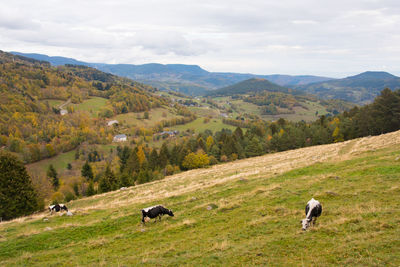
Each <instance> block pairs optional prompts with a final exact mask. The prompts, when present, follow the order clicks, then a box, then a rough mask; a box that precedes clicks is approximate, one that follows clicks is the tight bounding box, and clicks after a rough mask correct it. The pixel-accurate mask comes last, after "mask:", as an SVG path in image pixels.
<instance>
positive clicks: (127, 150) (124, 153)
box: [118, 146, 132, 173]
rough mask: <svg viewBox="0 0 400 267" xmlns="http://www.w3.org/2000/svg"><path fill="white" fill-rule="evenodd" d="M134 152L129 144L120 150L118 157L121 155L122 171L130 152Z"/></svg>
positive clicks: (120, 168)
mask: <svg viewBox="0 0 400 267" xmlns="http://www.w3.org/2000/svg"><path fill="white" fill-rule="evenodd" d="M131 153H132V151H131V149H130V148H129V147H127V146H124V148H122V149H121V148H120V149H119V150H118V157H119V163H120V165H119V171H120V172H121V173H122V172H123V171H124V169H125V167H126V164H127V161H128V159H129V156H130V154H131Z"/></svg>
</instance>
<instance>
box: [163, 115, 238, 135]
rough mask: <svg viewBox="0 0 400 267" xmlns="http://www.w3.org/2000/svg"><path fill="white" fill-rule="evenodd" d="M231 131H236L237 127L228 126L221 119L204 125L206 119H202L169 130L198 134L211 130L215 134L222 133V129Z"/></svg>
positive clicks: (212, 119)
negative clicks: (189, 130) (192, 131)
mask: <svg viewBox="0 0 400 267" xmlns="http://www.w3.org/2000/svg"><path fill="white" fill-rule="evenodd" d="M224 128H225V129H231V130H232V131H234V130H235V129H236V127H234V126H232V125H227V124H224V123H223V122H222V119H220V118H211V119H210V121H209V122H208V123H204V117H200V118H197V119H195V120H194V121H192V122H189V123H186V124H183V125H176V126H172V127H170V128H169V129H173V130H178V131H180V132H184V131H186V130H187V129H191V130H194V131H195V132H196V133H201V132H204V131H205V130H207V129H208V130H211V131H212V132H213V133H215V132H217V131H221V130H222V129H224Z"/></svg>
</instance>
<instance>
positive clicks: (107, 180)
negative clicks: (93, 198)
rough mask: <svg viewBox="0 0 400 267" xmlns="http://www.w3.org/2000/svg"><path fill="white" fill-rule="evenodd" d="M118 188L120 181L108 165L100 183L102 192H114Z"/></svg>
mask: <svg viewBox="0 0 400 267" xmlns="http://www.w3.org/2000/svg"><path fill="white" fill-rule="evenodd" d="M117 188H118V180H117V178H116V177H115V175H114V172H113V171H112V170H111V168H110V166H109V165H107V167H106V171H105V172H104V175H103V177H102V178H101V179H100V182H99V189H100V192H102V193H104V192H109V191H112V190H116V189H117Z"/></svg>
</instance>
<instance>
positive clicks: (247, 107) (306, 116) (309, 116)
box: [230, 100, 328, 122]
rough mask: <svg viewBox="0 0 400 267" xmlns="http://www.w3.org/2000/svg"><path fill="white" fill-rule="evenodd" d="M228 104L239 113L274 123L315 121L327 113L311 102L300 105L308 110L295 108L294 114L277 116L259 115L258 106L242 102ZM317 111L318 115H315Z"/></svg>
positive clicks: (236, 101)
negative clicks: (233, 105) (279, 120)
mask: <svg viewBox="0 0 400 267" xmlns="http://www.w3.org/2000/svg"><path fill="white" fill-rule="evenodd" d="M230 102H231V103H233V104H235V105H236V106H237V107H238V112H239V113H248V114H255V115H258V116H259V117H261V118H262V119H263V120H267V121H275V120H278V119H279V118H284V119H286V120H289V121H294V122H296V121H301V120H304V121H315V120H316V119H318V116H320V115H325V114H327V113H328V112H327V110H326V109H325V108H324V107H323V106H321V105H320V104H319V103H317V102H311V101H306V102H302V104H303V105H305V106H306V107H307V108H308V109H304V108H302V107H295V108H294V111H295V113H294V114H278V115H263V114H262V113H261V109H260V107H259V106H257V105H255V104H253V103H249V102H244V101H243V100H231V101H230ZM317 111H318V115H316V112H317ZM237 115H238V113H237V112H234V113H233V117H236V116H237Z"/></svg>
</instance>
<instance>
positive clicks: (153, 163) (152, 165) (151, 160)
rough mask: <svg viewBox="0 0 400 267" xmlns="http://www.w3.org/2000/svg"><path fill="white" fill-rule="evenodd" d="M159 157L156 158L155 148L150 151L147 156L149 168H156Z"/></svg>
mask: <svg viewBox="0 0 400 267" xmlns="http://www.w3.org/2000/svg"><path fill="white" fill-rule="evenodd" d="M158 161H159V159H158V153H157V149H155V148H154V149H153V150H152V151H151V153H150V157H149V168H150V169H152V170H153V171H154V170H155V169H157V166H158V165H159V162H158Z"/></svg>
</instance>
